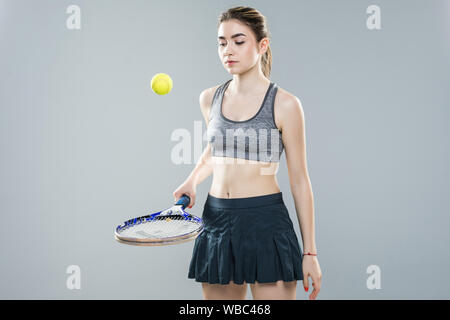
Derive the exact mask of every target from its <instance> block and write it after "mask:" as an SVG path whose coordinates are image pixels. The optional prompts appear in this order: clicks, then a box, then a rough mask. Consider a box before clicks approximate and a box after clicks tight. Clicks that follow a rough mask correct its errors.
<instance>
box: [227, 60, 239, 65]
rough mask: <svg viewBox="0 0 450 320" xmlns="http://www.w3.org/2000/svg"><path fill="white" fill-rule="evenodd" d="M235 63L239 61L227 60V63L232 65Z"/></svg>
mask: <svg viewBox="0 0 450 320" xmlns="http://www.w3.org/2000/svg"><path fill="white" fill-rule="evenodd" d="M235 63H237V61H228V62H227V64H228V65H229V66H232V65H233V64H235Z"/></svg>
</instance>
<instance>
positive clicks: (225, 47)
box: [217, 19, 268, 74]
mask: <svg viewBox="0 0 450 320" xmlns="http://www.w3.org/2000/svg"><path fill="white" fill-rule="evenodd" d="M217 41H218V53H219V58H220V60H221V62H222V63H223V65H224V66H225V69H227V70H228V72H229V73H231V74H239V73H242V72H245V71H247V70H248V69H250V68H253V67H254V66H255V65H256V64H259V63H260V62H259V61H260V57H261V55H262V54H264V53H265V52H266V49H267V45H268V39H267V38H264V39H262V40H261V41H260V44H258V43H257V40H256V38H255V36H254V34H253V32H252V30H251V29H250V28H249V27H248V26H246V25H245V24H243V23H242V22H240V21H239V20H236V19H231V20H228V21H225V22H222V23H221V24H220V26H219V30H218V38H217ZM229 60H232V61H237V62H235V63H232V64H228V63H227V61H229Z"/></svg>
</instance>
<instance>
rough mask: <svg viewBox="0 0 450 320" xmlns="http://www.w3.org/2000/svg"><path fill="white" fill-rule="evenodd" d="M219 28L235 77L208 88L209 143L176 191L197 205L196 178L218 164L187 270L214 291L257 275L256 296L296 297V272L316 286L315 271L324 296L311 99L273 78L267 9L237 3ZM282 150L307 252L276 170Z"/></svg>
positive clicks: (227, 292) (239, 287) (204, 96)
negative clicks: (305, 101)
mask: <svg viewBox="0 0 450 320" xmlns="http://www.w3.org/2000/svg"><path fill="white" fill-rule="evenodd" d="M218 35H219V37H218V53H219V58H220V61H221V62H222V63H223V64H224V66H225V68H226V70H227V71H228V72H229V73H230V74H232V75H233V79H230V80H228V81H227V82H225V83H223V84H221V85H219V86H215V87H212V88H209V89H206V90H204V91H203V92H202V93H201V94H200V98H199V100H200V107H201V111H202V114H203V116H204V118H205V122H206V126H207V128H208V131H207V136H208V144H207V147H206V148H205V150H204V152H203V154H202V156H201V157H200V159H199V161H198V163H197V165H196V167H195V168H194V170H193V171H192V172H191V174H190V175H189V177H188V178H187V179H186V180H185V182H184V183H183V184H182V185H181V186H179V187H178V188H177V189H176V190H175V191H174V193H173V195H174V198H175V199H178V198H179V197H181V196H182V195H183V194H184V193H185V194H188V195H189V196H190V198H191V203H190V204H189V208H192V207H193V206H194V204H195V198H196V187H197V185H198V184H199V183H201V182H202V181H203V180H204V179H206V178H207V177H208V176H209V175H210V174H213V181H212V185H211V188H210V191H209V193H208V197H207V200H206V203H205V206H204V210H203V216H202V217H203V220H204V223H205V228H204V231H203V232H202V233H201V234H200V235H199V236H198V237H197V238H196V240H195V244H194V250H193V254H192V259H191V263H190V267H189V274H188V277H189V278H192V279H195V280H196V281H198V282H201V283H202V288H203V296H204V298H205V299H245V297H246V292H247V285H248V284H250V288H251V291H252V296H253V298H254V299H296V286H297V280H303V286H304V288H305V291H308V276H310V277H311V278H312V286H313V287H314V290H313V291H312V293H311V295H310V297H309V298H310V299H316V297H317V294H318V293H319V290H320V285H321V278H322V274H321V270H320V266H319V262H318V260H317V251H316V249H317V248H316V244H315V239H314V205H313V194H312V188H311V183H310V180H309V176H308V170H307V164H306V152H305V149H306V148H305V123H304V116H303V110H302V106H301V104H300V101H299V99H298V98H297V97H295V96H294V95H292V94H290V93H288V92H287V91H285V90H283V89H281V88H279V87H278V86H277V85H276V84H275V83H274V82H271V81H270V80H269V79H268V78H269V76H270V69H271V51H270V47H269V33H268V30H267V26H266V19H265V17H264V16H263V15H262V14H261V13H260V12H259V11H257V10H255V9H253V8H249V7H242V6H240V7H235V8H231V9H229V10H228V11H226V12H224V13H223V14H222V15H221V16H220V18H219V23H218ZM231 61H233V62H231ZM243 141H245V143H242V142H243ZM283 150H285V151H286V161H287V166H288V171H289V179H290V187H291V192H292V194H293V197H294V200H295V207H296V210H297V216H298V220H299V223H300V229H301V233H302V240H303V248H304V254H302V251H301V249H300V246H299V243H298V239H297V236H296V234H295V231H294V228H293V224H292V221H291V219H290V217H289V213H288V210H287V208H286V206H285V204H284V202H283V197H282V193H281V192H280V188H279V186H278V183H277V180H276V172H277V170H278V166H279V160H280V156H281V154H282V152H283Z"/></svg>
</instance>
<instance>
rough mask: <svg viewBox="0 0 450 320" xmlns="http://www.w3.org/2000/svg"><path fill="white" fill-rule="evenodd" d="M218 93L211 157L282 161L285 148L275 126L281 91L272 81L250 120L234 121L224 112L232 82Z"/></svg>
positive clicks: (212, 115) (211, 123) (211, 126)
mask: <svg viewBox="0 0 450 320" xmlns="http://www.w3.org/2000/svg"><path fill="white" fill-rule="evenodd" d="M231 80H232V79H230V80H228V81H227V82H225V83H224V84H222V85H220V86H219V87H218V88H217V90H216V91H215V92H214V97H213V101H212V105H211V110H210V113H209V124H208V129H207V139H208V142H209V143H210V145H211V155H212V156H215V157H230V158H241V159H247V160H256V161H263V162H279V161H280V158H281V154H282V153H283V149H284V145H283V140H282V138H281V131H280V130H278V128H277V126H276V124H275V116H274V101H275V95H276V94H277V91H278V86H277V85H276V83H273V82H271V83H270V86H269V88H268V89H267V92H266V95H265V96H264V100H263V103H262V105H261V107H260V108H259V110H258V112H257V113H256V114H255V115H254V116H253V117H251V118H250V119H248V120H244V121H234V120H231V119H228V118H225V116H224V115H223V113H222V101H223V95H224V92H225V90H226V89H227V87H228V85H229V83H230V81H231Z"/></svg>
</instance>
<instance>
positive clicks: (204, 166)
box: [187, 143, 214, 186]
mask: <svg viewBox="0 0 450 320" xmlns="http://www.w3.org/2000/svg"><path fill="white" fill-rule="evenodd" d="M213 169H214V166H213V164H212V158H211V145H210V144H209V143H208V145H207V146H206V148H205V150H204V151H203V153H202V156H201V157H200V159H199V160H198V161H197V165H196V166H195V168H194V170H192V172H191V174H190V175H189V177H188V178H187V180H191V181H192V182H193V184H194V185H195V186H197V185H198V184H200V183H202V182H203V180H205V179H206V178H207V177H209V175H210V174H212V172H213Z"/></svg>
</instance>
